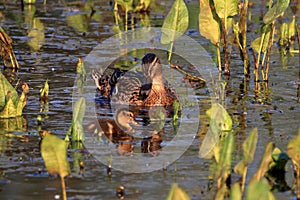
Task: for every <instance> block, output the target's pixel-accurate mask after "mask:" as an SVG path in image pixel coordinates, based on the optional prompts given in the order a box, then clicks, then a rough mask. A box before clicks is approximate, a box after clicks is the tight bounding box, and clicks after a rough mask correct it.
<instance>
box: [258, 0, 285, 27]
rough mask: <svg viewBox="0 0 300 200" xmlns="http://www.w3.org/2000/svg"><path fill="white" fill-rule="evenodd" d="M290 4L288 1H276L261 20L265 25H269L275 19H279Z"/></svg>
mask: <svg viewBox="0 0 300 200" xmlns="http://www.w3.org/2000/svg"><path fill="white" fill-rule="evenodd" d="M289 4H290V0H277V1H276V3H275V5H273V7H272V8H270V9H269V10H268V12H267V13H266V14H265V16H264V18H263V20H264V23H265V24H270V23H272V21H274V20H275V19H276V18H277V17H279V16H280V15H281V14H282V13H283V12H285V10H286V9H287V7H288V6H289Z"/></svg>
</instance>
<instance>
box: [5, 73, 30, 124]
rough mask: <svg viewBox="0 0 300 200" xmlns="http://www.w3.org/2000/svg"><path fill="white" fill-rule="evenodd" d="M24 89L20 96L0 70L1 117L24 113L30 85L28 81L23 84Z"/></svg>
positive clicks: (16, 115)
mask: <svg viewBox="0 0 300 200" xmlns="http://www.w3.org/2000/svg"><path fill="white" fill-rule="evenodd" d="M22 90H23V91H22V94H21V96H20V98H19V97H18V92H17V91H16V89H15V88H14V87H13V86H12V85H11V84H10V83H9V82H8V80H7V79H6V78H5V77H4V76H3V74H2V73H1V72H0V108H1V110H0V118H11V117H18V116H21V115H22V112H23V108H24V107H25V105H26V101H27V93H28V91H29V87H28V85H27V84H26V83H24V84H23V85H22Z"/></svg>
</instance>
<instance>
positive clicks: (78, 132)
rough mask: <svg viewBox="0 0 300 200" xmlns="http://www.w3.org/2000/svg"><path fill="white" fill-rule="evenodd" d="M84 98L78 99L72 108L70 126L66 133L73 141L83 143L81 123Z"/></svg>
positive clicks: (83, 111) (83, 136) (84, 105)
mask: <svg viewBox="0 0 300 200" xmlns="http://www.w3.org/2000/svg"><path fill="white" fill-rule="evenodd" d="M85 107H86V103H85V98H83V97H81V98H80V99H78V100H77V101H76V103H75V105H74V107H73V117H72V124H71V126H70V128H69V130H68V131H67V135H68V134H71V136H72V140H73V141H84V140H85V134H84V129H83V126H82V121H83V118H84V114H85Z"/></svg>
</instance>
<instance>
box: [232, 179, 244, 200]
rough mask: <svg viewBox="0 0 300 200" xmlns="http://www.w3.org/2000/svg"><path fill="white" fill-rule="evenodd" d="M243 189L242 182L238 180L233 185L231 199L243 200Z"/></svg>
mask: <svg viewBox="0 0 300 200" xmlns="http://www.w3.org/2000/svg"><path fill="white" fill-rule="evenodd" d="M242 195H243V194H242V191H241V188H240V184H239V183H238V182H236V183H234V184H233V186H231V190H230V199H232V200H242Z"/></svg>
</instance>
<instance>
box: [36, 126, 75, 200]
mask: <svg viewBox="0 0 300 200" xmlns="http://www.w3.org/2000/svg"><path fill="white" fill-rule="evenodd" d="M41 135H42V136H43V140H42V143H41V154H42V157H43V159H44V162H45V165H46V168H47V170H48V172H49V174H58V175H59V176H60V179H61V188H62V194H63V199H64V200H66V199H67V193H66V185H65V179H64V178H65V177H66V176H68V175H69V174H70V167H69V162H68V160H67V147H68V146H67V143H66V142H65V141H64V140H62V139H60V138H59V137H57V136H55V135H52V134H51V133H50V132H48V131H42V133H41Z"/></svg>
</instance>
